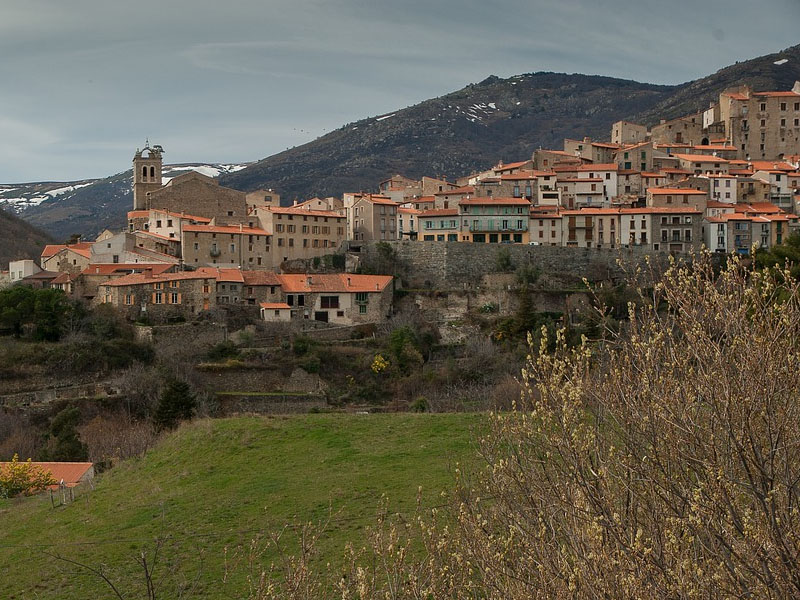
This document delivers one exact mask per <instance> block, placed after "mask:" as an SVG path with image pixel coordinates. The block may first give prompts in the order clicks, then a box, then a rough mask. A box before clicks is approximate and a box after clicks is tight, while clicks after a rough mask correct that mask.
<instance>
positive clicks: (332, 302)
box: [319, 296, 339, 308]
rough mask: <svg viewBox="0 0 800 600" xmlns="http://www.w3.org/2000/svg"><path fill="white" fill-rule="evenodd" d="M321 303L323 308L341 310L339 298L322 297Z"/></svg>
mask: <svg viewBox="0 0 800 600" xmlns="http://www.w3.org/2000/svg"><path fill="white" fill-rule="evenodd" d="M319 302H320V307H321V308H339V296H321V297H320V299H319Z"/></svg>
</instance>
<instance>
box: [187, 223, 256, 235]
mask: <svg viewBox="0 0 800 600" xmlns="http://www.w3.org/2000/svg"><path fill="white" fill-rule="evenodd" d="M183 231H185V232H186V231H188V232H190V233H191V232H197V233H241V234H245V235H270V233H269V231H266V230H265V229H260V228H257V227H245V226H242V227H239V225H186V226H184V228H183Z"/></svg>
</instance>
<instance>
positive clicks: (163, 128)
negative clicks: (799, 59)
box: [0, 0, 800, 183]
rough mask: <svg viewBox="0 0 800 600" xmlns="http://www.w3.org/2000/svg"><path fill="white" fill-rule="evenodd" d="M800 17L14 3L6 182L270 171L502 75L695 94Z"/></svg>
mask: <svg viewBox="0 0 800 600" xmlns="http://www.w3.org/2000/svg"><path fill="white" fill-rule="evenodd" d="M798 23H800V0H760V1H759V2H752V1H750V0H748V1H742V0H702V1H696V0H691V1H689V0H561V1H556V2H549V1H544V0H508V1H504V0H496V1H495V2H489V1H487V0H394V1H389V0H213V1H212V0H191V1H189V0H159V1H155V0H138V1H135V0H68V1H65V0H0V182H2V183H12V182H22V181H38V180H73V179H80V178H88V177H101V176H106V175H110V174H113V173H117V172H120V171H123V170H125V169H127V168H128V167H129V166H130V161H131V158H132V156H133V152H134V150H135V148H136V147H137V146H142V145H143V144H144V140H145V138H147V137H149V138H150V140H151V142H153V143H158V144H161V145H162V146H164V149H165V152H166V155H165V160H166V161H167V162H202V161H207V162H238V161H250V160H256V159H259V158H263V157H265V156H269V155H270V154H274V153H276V152H279V151H281V150H284V149H286V148H287V147H290V146H295V145H299V144H302V143H304V142H307V141H310V140H312V139H314V138H316V137H318V136H320V135H323V134H324V133H326V132H327V131H330V130H332V129H336V128H337V127H339V126H341V125H343V124H345V123H347V122H351V121H355V120H357V119H360V118H364V117H367V116H372V115H379V114H381V113H386V112H389V111H392V110H395V109H397V108H402V107H405V106H409V105H411V104H415V103H417V102H420V101H422V100H425V99H427V98H431V97H434V96H439V95H441V94H444V93H447V92H450V91H453V90H456V89H459V88H461V87H463V86H464V85H466V84H468V83H472V82H477V81H481V80H482V79H484V78H486V77H487V76H488V75H492V74H494V75H499V76H501V77H508V76H510V75H516V74H520V73H528V72H533V71H563V72H567V73H589V74H601V75H611V76H615V77H622V78H627V79H636V80H639V81H647V82H651V83H669V84H673V83H681V82H684V81H688V80H691V79H695V78H697V77H702V76H704V75H707V74H709V73H712V72H714V71H716V70H717V69H720V68H722V67H724V66H727V65H729V64H732V63H733V62H735V61H737V60H746V59H748V58H753V57H756V56H760V55H763V54H769V53H772V52H776V51H779V50H781V49H783V48H786V47H788V46H792V45H794V44H796V43H800V39H799V38H800V36H799V35H798V29H797V25H798Z"/></svg>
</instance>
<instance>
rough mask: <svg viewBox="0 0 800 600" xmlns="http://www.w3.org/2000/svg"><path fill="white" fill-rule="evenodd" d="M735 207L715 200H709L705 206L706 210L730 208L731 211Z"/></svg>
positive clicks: (729, 203)
mask: <svg viewBox="0 0 800 600" xmlns="http://www.w3.org/2000/svg"><path fill="white" fill-rule="evenodd" d="M734 206H736V205H735V204H733V203H731V202H718V201H716V200H709V201H708V204H706V207H707V208H730V209H731V210H733V207H734Z"/></svg>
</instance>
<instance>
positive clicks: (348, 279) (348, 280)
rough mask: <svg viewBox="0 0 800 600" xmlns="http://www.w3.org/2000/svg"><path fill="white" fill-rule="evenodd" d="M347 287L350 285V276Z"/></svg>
mask: <svg viewBox="0 0 800 600" xmlns="http://www.w3.org/2000/svg"><path fill="white" fill-rule="evenodd" d="M347 287H350V278H349V277H348V278H347Z"/></svg>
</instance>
